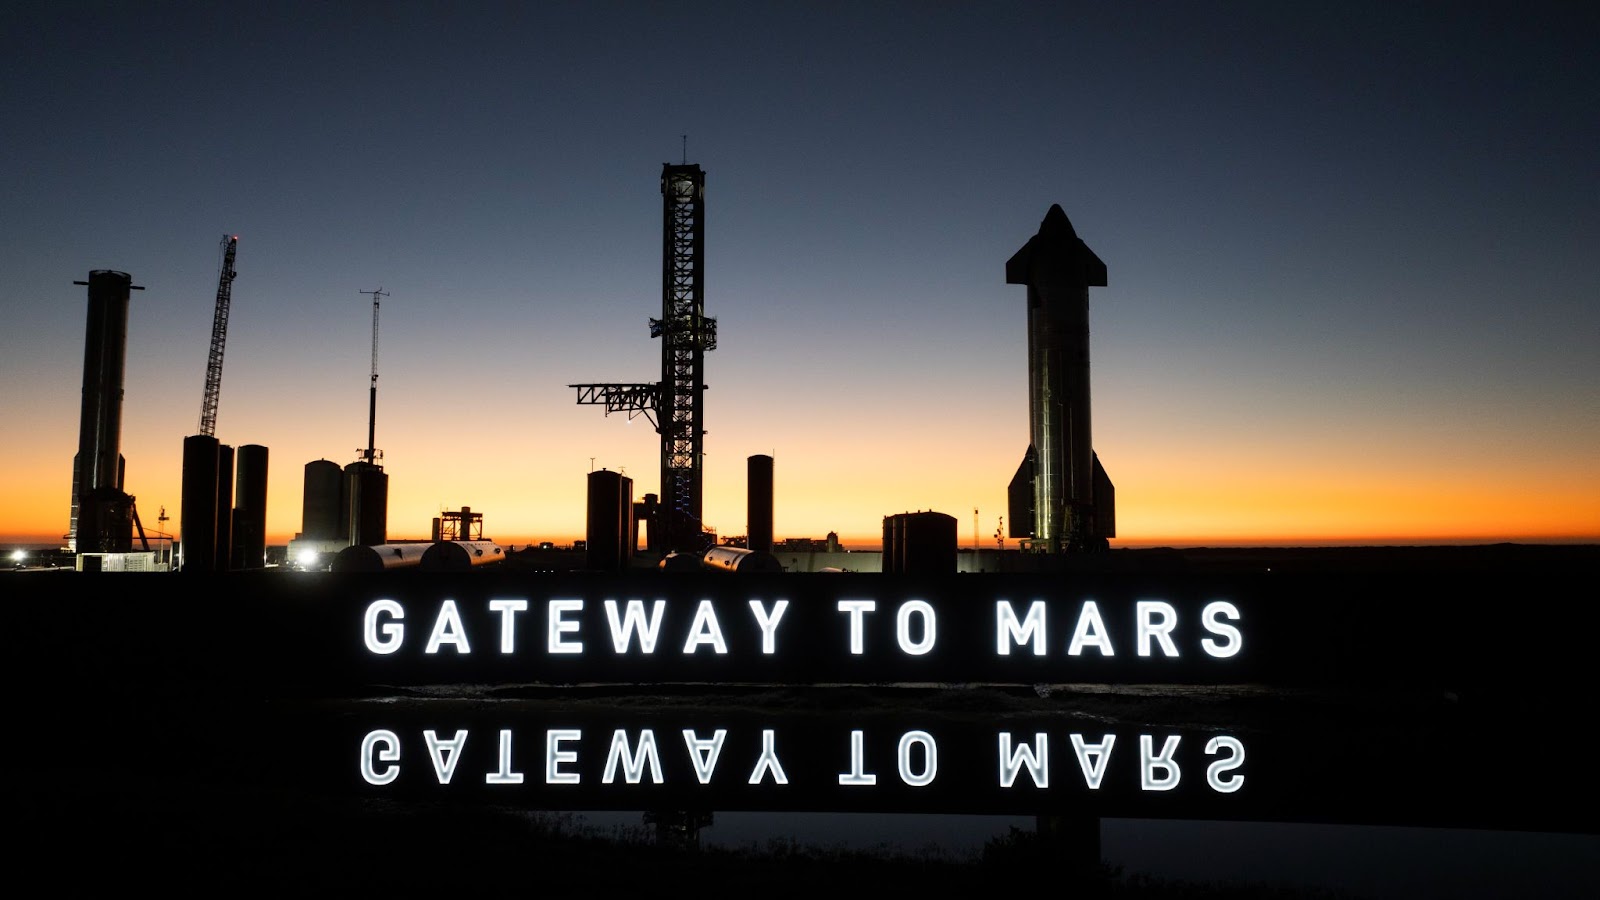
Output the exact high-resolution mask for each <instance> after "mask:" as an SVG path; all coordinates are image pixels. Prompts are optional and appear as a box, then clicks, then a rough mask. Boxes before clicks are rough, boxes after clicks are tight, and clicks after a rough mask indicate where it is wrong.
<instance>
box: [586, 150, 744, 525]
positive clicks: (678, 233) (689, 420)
mask: <svg viewBox="0 0 1600 900" xmlns="http://www.w3.org/2000/svg"><path fill="white" fill-rule="evenodd" d="M705 187H706V177H705V173H704V172H703V171H701V169H700V166H698V165H695V164H690V163H684V164H682V165H674V164H672V163H666V164H664V165H663V166H662V169H661V235H662V244H661V318H659V319H651V320H650V336H651V337H656V338H660V339H661V380H660V381H658V382H654V383H647V384H639V383H632V384H625V383H610V384H605V383H591V384H572V385H568V387H572V388H576V389H577V392H578V403H579V404H580V405H595V406H604V407H605V411H606V414H607V415H610V414H611V413H614V412H622V413H627V414H628V416H629V418H632V417H633V416H635V415H641V414H642V415H644V416H645V417H646V418H647V419H649V420H650V423H651V424H652V425H654V426H655V429H656V433H657V434H659V435H661V495H660V501H659V503H658V505H656V506H655V508H654V511H653V518H652V520H651V521H650V523H649V535H648V540H649V545H650V549H652V550H661V551H662V552H665V553H702V552H704V551H705V550H706V549H707V548H708V547H709V546H710V545H711V542H712V540H714V538H713V537H712V536H711V535H709V534H707V532H706V530H705V527H704V524H703V523H702V521H701V493H702V489H703V487H704V477H703V473H702V466H703V463H704V459H705V434H706V429H705V403H704V394H705V390H706V383H705V355H706V351H708V350H715V349H716V348H717V320H716V319H713V318H710V317H708V316H707V315H706V314H705V236H706V223H705Z"/></svg>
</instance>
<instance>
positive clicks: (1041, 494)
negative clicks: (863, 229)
mask: <svg viewBox="0 0 1600 900" xmlns="http://www.w3.org/2000/svg"><path fill="white" fill-rule="evenodd" d="M660 193H661V223H662V232H661V233H662V238H661V239H662V245H661V248H662V249H661V315H660V317H659V318H651V319H650V320H649V326H650V336H651V337H653V338H660V339H661V368H660V380H658V381H654V382H647V383H639V382H589V383H579V384H569V385H568V387H569V388H573V389H575V390H576V391H577V398H576V399H577V403H578V404H579V405H596V406H602V407H604V409H605V412H606V414H608V415H609V414H610V413H613V412H619V413H624V414H626V415H627V416H628V417H629V418H630V419H631V418H633V417H634V416H638V415H643V416H645V417H646V418H647V419H648V420H649V421H650V423H651V425H652V426H653V427H654V428H655V431H656V433H657V434H658V435H659V436H660V487H659V494H645V495H644V498H643V501H642V502H635V501H634V500H633V499H632V493H631V491H632V482H631V480H625V481H617V483H616V484H615V485H612V484H611V481H616V479H615V478H613V477H612V476H613V473H604V472H602V473H592V474H593V475H596V476H598V477H599V478H600V482H597V481H596V479H595V478H591V479H590V481H591V493H594V492H595V491H596V490H597V488H596V487H595V485H596V484H599V483H601V482H604V485H605V488H604V489H603V490H600V493H602V494H607V496H606V497H591V498H590V502H589V506H590V509H589V516H590V518H591V519H593V518H594V517H595V516H596V515H597V513H596V509H597V508H603V509H605V510H607V512H605V513H604V515H602V516H601V518H602V519H605V520H606V521H605V522H601V523H599V525H600V526H601V527H600V528H599V529H598V531H597V528H596V523H594V522H591V523H590V526H589V529H588V530H589V532H590V534H589V538H590V541H591V542H592V541H594V540H595V537H596V534H597V533H600V534H603V535H604V536H605V537H606V539H605V540H603V541H599V543H600V544H602V545H603V546H601V547H591V548H590V550H591V552H590V554H589V555H590V556H591V557H594V556H596V553H598V554H599V555H600V556H602V557H604V558H605V560H606V561H605V564H604V565H602V566H599V568H603V569H607V570H611V569H614V568H618V567H621V568H626V567H628V560H629V559H630V558H631V557H632V555H633V550H634V549H636V548H637V547H638V543H639V541H638V537H639V535H638V524H639V523H640V522H643V523H646V525H647V528H648V532H647V546H646V548H645V549H647V550H648V551H649V552H650V553H651V554H658V555H660V557H661V558H662V559H663V560H664V561H665V560H666V558H667V557H676V558H677V559H676V560H675V562H676V563H679V564H687V563H688V562H689V561H691V560H692V561H694V562H695V563H696V564H699V563H704V564H705V565H708V566H709V565H711V562H710V560H709V558H707V557H706V554H707V552H708V551H710V550H712V549H715V545H716V543H717V539H718V538H717V535H716V533H715V532H714V531H713V530H711V529H708V528H707V527H706V526H705V523H704V521H703V517H702V504H703V497H702V495H703V491H704V471H703V469H704V460H705V436H706V433H707V431H706V427H705V425H706V423H705V402H704V401H705V391H706V389H707V385H706V380H705V355H706V353H707V352H708V351H711V350H714V349H716V347H717V320H716V319H715V318H712V317H710V316H707V315H706V314H705V224H706V220H705V172H704V171H703V170H702V169H701V167H700V166H699V165H698V164H692V163H689V162H688V161H687V159H685V160H684V161H683V162H682V163H678V164H674V163H664V164H663V165H662V169H661V176H660ZM237 244H238V237H237V235H233V236H229V235H224V237H223V243H222V247H223V256H222V263H221V271H220V275H219V279H218V286H217V304H216V314H215V320H214V324H213V331H212V342H211V348H210V355H209V358H208V365H207V373H206V374H207V377H206V388H205V393H204V395H203V401H202V408H201V418H200V428H199V432H198V433H197V434H195V435H193V436H191V437H188V438H186V439H185V441H184V457H183V468H184V478H183V506H182V526H181V533H182V538H183V539H182V541H181V544H180V545H179V547H180V552H181V557H180V558H181V565H180V568H182V569H183V570H187V571H216V570H227V569H248V568H259V567H260V566H261V565H262V559H263V541H264V530H265V494H266V491H265V484H266V468H267V466H266V462H267V460H266V448H265V447H263V446H260V445H254V444H251V445H245V446H242V447H239V448H237V449H236V448H234V447H232V446H230V445H228V444H224V443H221V442H219V441H218V440H217V437H216V433H215V427H216V418H217V405H218V393H219V385H220V378H221V371H222V357H223V347H224V340H225V336H226V328H227V321H228V311H229V305H230V300H231V291H232V282H233V280H234V277H235V272H234V268H233V263H234V258H235V253H236V250H237ZM1005 281H1006V283H1007V284H1018V285H1023V286H1025V287H1026V289H1027V295H1026V296H1027V316H1028V318H1027V331H1028V355H1027V379H1028V438H1029V443H1028V447H1027V450H1026V451H1025V452H1024V454H1023V458H1022V461H1021V463H1020V465H1019V466H1018V467H1017V469H1016V472H1015V474H1014V476H1013V477H1012V479H1011V482H1010V484H1009V486H1008V489H1007V513H1008V517H1009V519H1010V521H1009V531H1008V536H1010V537H1013V538H1019V539H1020V541H1019V548H1020V549H1021V550H1023V551H1027V552H1028V555H1042V556H1051V557H1059V556H1077V555H1082V554H1090V553H1095V552H1098V551H1103V550H1106V549H1108V547H1109V544H1108V539H1109V538H1112V537H1115V536H1116V511H1115V488H1114V486H1113V485H1112V483H1111V480H1110V478H1109V477H1108V476H1107V474H1106V471H1105V469H1104V467H1102V465H1101V463H1100V460H1099V457H1098V456H1097V454H1096V452H1095V449H1094V443H1093V438H1092V427H1091V425H1092V421H1091V414H1090V397H1091V391H1090V369H1089V288H1090V287H1103V286H1105V285H1106V283H1107V276H1106V264H1105V263H1104V262H1103V261H1101V259H1100V258H1099V257H1098V256H1097V255H1096V254H1095V252H1094V251H1093V250H1091V249H1089V246H1088V245H1087V244H1086V243H1085V242H1084V241H1083V239H1082V238H1080V237H1078V234H1077V232H1076V231H1075V230H1074V229H1073V226H1072V223H1071V222H1070V221H1069V220H1068V219H1067V216H1066V213H1065V212H1064V211H1063V210H1062V208H1061V207H1060V206H1059V205H1052V206H1051V207H1050V209H1049V211H1048V212H1047V213H1046V214H1045V216H1044V219H1043V220H1042V221H1041V223H1040V225H1039V228H1038V231H1037V232H1036V233H1035V234H1034V235H1033V236H1032V237H1030V238H1028V240H1027V241H1026V243H1024V245H1023V246H1022V247H1021V248H1020V249H1018V250H1017V251H1016V253H1015V254H1013V255H1012V256H1011V258H1010V259H1009V260H1008V261H1007V262H1006V264H1005ZM130 282H131V279H130V278H129V277H128V276H127V275H126V274H124V273H120V272H112V271H108V270H96V271H94V272H91V274H90V280H89V281H88V282H78V283H79V284H86V285H87V286H88V287H89V295H90V297H89V301H90V303H89V327H88V334H87V337H86V349H85V360H84V409H83V419H82V423H81V427H80V442H79V444H80V445H79V453H78V456H77V457H76V458H75V460H74V474H73V498H72V524H71V534H70V536H71V537H72V538H73V540H74V543H75V545H76V547H77V549H78V551H79V552H80V553H81V552H83V551H85V550H89V551H100V552H125V551H128V550H130V549H131V546H132V531H133V528H135V527H139V523H138V514H137V511H136V510H135V509H134V507H133V498H132V497H130V496H128V495H127V494H126V493H124V491H123V474H124V469H123V462H122V459H121V456H120V453H118V432H119V430H120V403H121V376H122V359H123V355H124V352H125V348H124V343H125V340H126V331H127V327H126V320H127V304H128V301H127V297H128V292H129V291H131V290H138V289H140V288H136V287H134V286H132V285H131V283H130ZM362 293H366V294H371V295H372V303H373V321H372V331H373V334H372V373H371V383H370V384H369V391H368V393H369V398H368V399H369V403H368V422H367V445H366V448H365V449H364V450H358V452H359V453H360V454H361V458H360V459H359V460H358V461H357V462H354V463H351V464H350V465H348V466H346V467H345V469H344V471H343V472H342V473H340V474H338V475H335V474H334V473H333V472H331V471H330V472H328V473H327V474H326V475H324V474H323V472H322V470H323V469H325V468H332V467H333V464H331V463H329V462H328V461H326V460H319V461H316V462H314V463H311V464H308V465H307V467H306V501H305V515H304V517H303V518H304V519H305V521H304V523H303V524H304V531H303V532H302V533H301V534H298V535H296V541H295V542H292V544H293V543H300V542H304V543H305V544H306V545H308V546H314V547H315V549H317V550H319V551H322V552H329V551H333V550H335V549H336V548H340V547H345V546H358V545H361V546H387V544H388V536H387V531H388V528H387V506H388V502H387V501H388V497H387V494H388V490H387V480H388V476H387V474H386V473H384V472H383V467H382V466H381V465H380V464H379V462H378V461H379V459H381V452H380V451H378V450H377V449H376V448H375V446H374V445H375V435H374V430H375V420H376V406H377V378H378V369H377V355H378V308H379V307H378V304H379V299H380V298H381V297H382V296H383V295H385V293H386V292H385V291H383V290H382V289H381V288H380V289H378V290H376V291H363V292H362ZM750 463H751V469H750V476H749V486H750V490H751V509H750V512H751V514H750V521H749V523H747V524H748V526H749V529H750V534H749V535H748V539H747V542H748V543H749V546H747V547H743V548H741V549H743V550H748V551H750V552H751V553H766V552H768V551H770V549H771V543H772V541H773V535H772V532H771V522H772V512H771V508H772V503H771V496H772V480H771V459H770V457H759V458H758V457H751V459H750ZM758 463H759V465H758ZM314 470H315V471H314ZM235 479H237V480H238V485H237V486H235V484H234V483H233V482H234V481H235ZM607 479H611V480H610V481H608V480H607ZM335 486H336V489H337V494H336V495H335ZM610 493H617V494H618V496H616V497H610V496H609V494H610ZM324 495H326V502H325V501H324V500H323V499H322V498H323V497H324ZM335 496H336V497H337V499H335ZM236 498H237V499H236ZM757 498H764V499H762V501H761V502H760V503H757V502H756V501H757ZM314 500H315V502H313V501H314ZM601 501H604V502H601ZM597 503H598V504H599V506H598V507H597ZM313 507H315V509H316V510H323V509H324V508H327V509H329V511H333V510H336V511H337V515H336V516H333V515H313ZM612 510H615V516H614V517H613V515H612V512H611V511H612ZM974 512H975V513H976V510H974ZM612 518H615V519H616V521H615V522H612V521H610V520H611V519H612ZM913 520H915V521H913ZM923 520H926V523H924V521H923ZM953 521H954V519H953V517H950V516H948V515H946V514H944V513H938V512H934V511H931V510H930V511H922V510H919V511H918V512H917V513H915V514H912V513H909V512H907V513H904V514H899V515H891V516H886V517H885V518H884V535H885V538H884V548H883V552H884V556H883V559H884V564H883V567H882V571H883V572H886V573H899V572H912V571H920V570H922V569H923V568H924V565H923V564H922V563H913V562H912V561H911V560H913V559H924V558H926V559H937V560H938V562H937V564H930V565H932V568H933V569H936V570H938V571H941V572H942V571H946V570H949V571H954V569H953V566H952V565H950V564H949V563H948V561H949V560H950V559H953V558H954V551H955V547H956V539H955V537H954V533H955V532H954V528H953V524H952V523H953ZM924 525H926V527H924ZM241 526H242V527H241ZM613 526H614V527H613ZM613 531H614V532H616V536H615V540H614V541H613V540H612V538H611V537H610V535H611V533H612V532H613ZM923 532H928V533H930V534H932V533H934V532H937V535H938V537H937V539H932V538H930V539H929V540H927V541H924V540H912V536H913V535H920V534H922V533H923ZM996 536H997V537H998V533H997V535H996ZM140 537H141V539H142V538H143V533H142V528H140ZM734 540H738V539H734ZM975 540H976V538H975ZM930 541H931V543H930ZM731 542H732V541H730V543H731ZM739 543H746V541H743V540H740V541H739ZM613 544H615V546H614V547H613V546H612V545H613ZM923 544H928V547H927V548H925V549H926V550H927V552H922V551H921V550H918V549H917V548H918V547H921V546H922V545H923ZM290 549H291V551H292V550H293V549H294V547H293V546H291V548H290ZM974 549H975V550H976V549H977V548H976V547H974ZM913 551H915V552H913ZM908 554H909V555H908ZM1041 562H1042V560H1041ZM595 567H596V566H595V565H594V564H593V560H591V565H590V568H595Z"/></svg>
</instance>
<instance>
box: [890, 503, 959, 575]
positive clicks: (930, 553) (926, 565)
mask: <svg viewBox="0 0 1600 900" xmlns="http://www.w3.org/2000/svg"><path fill="white" fill-rule="evenodd" d="M902 518H903V519H904V520H905V532H904V534H903V536H902V538H901V541H902V544H901V557H902V563H901V566H902V568H901V571H902V572H904V573H905V574H907V575H954V574H955V572H956V517H955V516H951V515H946V514H944V513H940V512H916V513H907V514H906V515H904V516H902Z"/></svg>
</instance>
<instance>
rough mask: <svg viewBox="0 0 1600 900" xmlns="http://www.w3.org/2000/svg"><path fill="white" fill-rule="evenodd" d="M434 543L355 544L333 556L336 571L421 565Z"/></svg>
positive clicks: (373, 569) (378, 569)
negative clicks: (424, 555)
mask: <svg viewBox="0 0 1600 900" xmlns="http://www.w3.org/2000/svg"><path fill="white" fill-rule="evenodd" d="M432 546H433V545H432V544H425V543H418V544H354V545H351V546H349V547H346V548H344V549H343V550H340V551H339V554H338V555H337V556H335V557H334V558H333V564H332V566H331V568H332V570H333V571H335V572H382V571H385V570H388V569H406V568H412V567H414V566H417V565H420V564H421V563H422V554H424V553H426V552H427V551H428V548H429V547H432Z"/></svg>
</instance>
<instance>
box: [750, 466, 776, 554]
mask: <svg viewBox="0 0 1600 900" xmlns="http://www.w3.org/2000/svg"><path fill="white" fill-rule="evenodd" d="M746 470H747V478H746V481H747V487H746V488H745V492H746V493H745V539H746V546H748V547H749V548H750V549H751V550H754V551H756V552H757V553H771V552H772V457H770V456H766V455H764V454H756V455H755V456H752V457H750V459H749V460H748V462H747V464H746Z"/></svg>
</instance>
